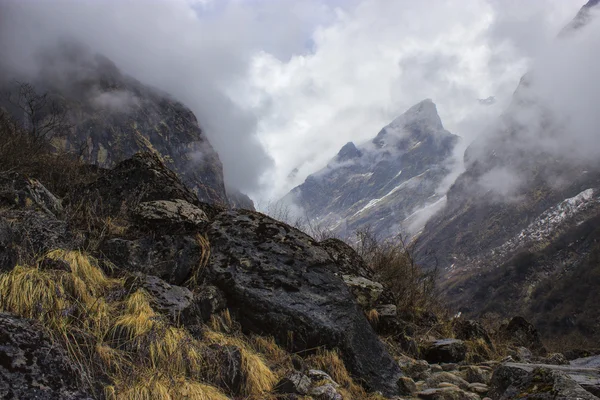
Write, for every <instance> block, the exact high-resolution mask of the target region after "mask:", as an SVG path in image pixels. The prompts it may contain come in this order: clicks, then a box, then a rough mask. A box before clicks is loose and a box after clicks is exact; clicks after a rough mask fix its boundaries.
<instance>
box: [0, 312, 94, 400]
mask: <svg viewBox="0 0 600 400" xmlns="http://www.w3.org/2000/svg"><path fill="white" fill-rule="evenodd" d="M84 382H85V379H84V377H83V376H82V375H81V374H80V371H79V370H78V369H76V368H75V366H74V365H73V364H72V362H71V361H70V360H69V358H68V357H67V354H66V351H65V350H64V349H63V348H62V347H60V346H59V345H58V344H57V343H55V342H54V341H52V340H51V339H50V338H49V337H48V336H47V335H45V334H44V330H43V328H42V327H41V326H40V325H39V324H37V323H35V322H33V321H31V320H26V319H21V318H17V317H15V316H12V315H9V314H4V313H0V397H2V398H3V399H48V400H79V399H81V400H84V399H85V400H92V399H93V398H94V397H93V396H92V393H91V392H90V393H89V394H86V393H84V392H82V391H81V388H82V387H85V383H84Z"/></svg>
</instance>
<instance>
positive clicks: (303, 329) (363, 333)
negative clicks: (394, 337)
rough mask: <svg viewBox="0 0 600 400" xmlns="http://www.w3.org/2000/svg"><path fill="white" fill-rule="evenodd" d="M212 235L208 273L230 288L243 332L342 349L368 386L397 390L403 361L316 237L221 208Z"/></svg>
mask: <svg viewBox="0 0 600 400" xmlns="http://www.w3.org/2000/svg"><path fill="white" fill-rule="evenodd" d="M208 236H209V239H210V243H211V251H212V253H211V260H210V265H209V269H208V271H207V272H208V274H207V276H206V278H207V279H208V280H210V281H212V282H213V283H214V284H215V285H216V286H218V287H219V288H220V289H221V290H223V291H224V292H225V294H226V297H227V302H228V307H229V308H230V309H231V310H233V311H235V312H237V313H236V314H237V317H238V320H239V322H240V323H241V325H242V328H243V329H244V330H246V331H251V332H255V333H258V334H266V335H273V336H274V337H275V338H276V339H277V340H278V342H279V343H284V344H285V343H287V344H288V345H290V346H291V347H292V349H293V350H296V351H299V350H306V349H315V348H318V347H321V346H326V347H330V348H333V347H338V348H340V350H341V352H342V354H343V356H344V362H345V364H346V367H347V368H348V370H349V371H350V372H351V373H352V374H353V375H354V376H355V377H357V378H359V379H360V380H362V381H363V382H364V383H365V385H366V386H367V387H368V388H369V389H371V390H379V391H382V392H383V393H385V394H395V393H396V392H397V390H398V389H397V387H396V382H397V380H398V378H399V377H400V375H401V373H400V369H399V367H398V365H397V364H396V363H395V362H394V360H393V358H392V357H391V356H390V355H389V353H388V352H387V350H386V349H385V347H384V346H383V344H382V343H381V342H380V341H379V339H378V337H377V336H376V334H375V332H374V331H373V329H372V328H371V326H370V325H369V323H368V322H367V320H366V318H365V317H364V315H363V313H362V311H361V310H360V308H359V307H358V305H357V304H356V303H355V301H354V299H353V298H352V295H351V294H350V292H349V291H348V288H347V287H346V285H345V284H344V282H343V280H342V279H341V277H339V276H336V275H335V274H334V273H333V272H332V271H334V270H335V269H336V268H337V267H336V265H335V264H334V262H333V261H332V260H331V258H330V256H329V254H327V252H326V251H325V250H323V248H321V247H320V246H319V245H318V244H317V243H316V242H315V241H314V240H313V239H312V238H310V237H309V236H307V235H305V234H304V233H302V232H300V231H298V230H297V229H294V228H292V227H290V226H288V225H286V224H283V223H281V222H278V221H276V220H274V219H271V218H269V217H267V216H265V215H263V214H259V213H256V212H251V211H242V210H240V211H227V212H223V213H221V214H219V215H218V216H217V217H216V218H215V221H214V222H213V223H212V224H211V226H210V228H209V230H208ZM290 335H291V336H290Z"/></svg>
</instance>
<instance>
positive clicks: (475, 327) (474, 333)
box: [452, 318, 494, 348]
mask: <svg viewBox="0 0 600 400" xmlns="http://www.w3.org/2000/svg"><path fill="white" fill-rule="evenodd" d="M452 330H453V331H454V336H455V337H456V338H457V339H460V340H483V341H484V342H485V343H486V344H487V345H488V346H490V347H491V348H493V347H494V344H493V343H492V339H491V338H490V335H489V333H488V332H487V330H486V329H485V328H484V327H483V325H481V324H480V323H479V322H477V321H474V320H470V319H463V318H456V319H454V320H453V321H452Z"/></svg>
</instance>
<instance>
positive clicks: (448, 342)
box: [419, 339, 467, 363]
mask: <svg viewBox="0 0 600 400" xmlns="http://www.w3.org/2000/svg"><path fill="white" fill-rule="evenodd" d="M419 350H420V353H421V357H422V358H423V359H424V360H427V362H429V363H458V362H461V361H463V360H464V359H465V357H466V355H467V346H466V345H465V343H464V342H463V341H462V340H456V339H443V340H436V341H435V342H429V343H425V344H424V345H422V346H421V347H420V349H419Z"/></svg>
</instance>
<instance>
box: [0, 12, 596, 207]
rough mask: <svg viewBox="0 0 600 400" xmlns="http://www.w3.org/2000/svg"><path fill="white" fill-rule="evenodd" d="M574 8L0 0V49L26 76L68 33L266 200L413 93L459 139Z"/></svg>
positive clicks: (507, 92)
mask: <svg viewBox="0 0 600 400" xmlns="http://www.w3.org/2000/svg"><path fill="white" fill-rule="evenodd" d="M584 3H585V1H583V0H453V1H450V0H427V1H422V0H304V1H302V0H201V1H198V0H143V1H142V0H138V1H127V0H104V1H101V0H79V1H75V0H70V1H67V0H54V1H50V0H46V1H43V0H37V1H34V0H0V5H2V7H3V9H2V10H1V11H2V13H0V34H1V35H2V36H1V37H0V46H1V47H0V49H1V50H2V52H3V53H4V54H3V55H2V56H3V57H5V58H4V60H5V62H9V63H10V64H11V65H12V66H13V67H15V68H18V69H20V70H26V69H30V70H31V71H30V72H31V73H35V71H36V66H35V63H34V61H33V60H34V57H33V55H34V54H35V52H36V51H37V50H38V49H39V48H40V47H45V46H49V45H51V44H52V43H53V42H56V41H57V40H58V39H59V38H61V37H64V36H74V37H76V38H78V39H79V40H81V41H82V42H84V43H86V44H88V45H89V46H90V47H91V48H92V49H93V50H96V51H98V52H100V53H103V54H105V55H106V56H107V57H109V58H111V59H112V60H113V61H114V62H115V63H116V64H117V65H118V66H119V67H120V68H122V69H123V70H124V71H125V72H126V73H129V74H130V75H133V76H134V77H135V78H137V79H139V80H141V81H143V82H147V83H149V84H152V85H155V86H157V87H160V88H161V89H164V90H166V91H168V92H170V93H172V94H173V95H174V96H175V97H177V98H179V99H180V100H182V101H183V102H184V103H186V104H187V105H188V106H190V107H191V108H192V110H193V111H194V112H195V113H196V115H197V116H198V119H199V120H200V123H201V125H202V127H203V128H204V129H205V131H206V134H207V135H208V137H209V139H210V141H211V143H212V144H213V146H214V147H215V148H216V150H217V151H218V152H219V154H220V157H221V159H222V161H223V163H224V168H225V175H226V181H227V182H229V183H230V184H231V185H233V186H237V187H238V188H240V189H241V190H243V191H245V192H247V193H249V194H250V195H251V196H252V197H253V198H254V200H258V201H261V202H266V201H269V200H275V199H277V198H279V197H281V196H282V195H284V194H285V193H286V192H287V191H288V190H289V189H291V188H292V187H293V186H295V185H297V184H299V183H301V182H302V181H303V180H304V178H305V177H306V176H307V175H308V174H309V173H312V172H314V171H315V170H316V169H318V168H320V167H322V166H324V165H325V163H326V162H327V160H328V159H330V158H331V157H333V156H334V155H335V154H336V153H337V151H338V150H339V149H340V148H341V146H343V145H344V144H345V143H346V142H348V141H355V142H361V141H364V140H367V139H369V138H371V137H373V136H375V135H376V134H377V132H378V131H379V130H380V129H381V128H382V127H383V126H384V125H386V124H387V123H389V122H390V121H391V120H392V119H394V118H395V117H396V116H398V115H399V114H401V113H402V112H403V111H404V110H405V109H407V108H409V107H410V106H411V105H413V104H415V103H417V102H419V101H421V100H423V99H425V98H431V99H433V101H434V102H435V103H436V104H437V105H438V111H439V113H440V115H441V118H442V121H443V123H444V124H445V126H446V128H447V129H448V130H450V131H451V132H452V133H455V134H458V135H460V136H463V137H464V138H465V140H464V141H463V143H464V144H467V143H468V142H469V141H470V140H472V139H473V138H474V137H475V136H477V135H478V134H479V133H480V132H482V131H484V130H485V127H486V125H488V124H491V123H493V121H494V116H496V115H498V114H499V113H500V112H501V111H502V110H503V109H505V107H506V105H507V103H508V101H509V100H510V96H511V95H512V93H513V91H514V89H515V88H516V86H517V83H518V81H519V79H520V77H521V76H522V75H523V73H524V72H525V71H526V70H527V69H528V68H530V66H531V64H532V63H533V61H532V60H535V59H536V58H540V57H542V59H543V56H544V54H547V49H548V46H549V44H550V43H552V41H554V39H555V37H556V35H557V33H558V32H559V31H560V29H561V28H562V27H563V26H564V25H565V24H566V23H567V22H568V21H569V20H570V19H572V18H573V16H574V15H575V14H576V12H577V11H578V10H579V8H580V7H581V6H582V5H583V4H584ZM489 96H494V97H495V99H496V102H495V103H494V104H492V105H482V104H480V102H479V101H478V99H483V98H488V97H489ZM294 168H299V173H298V174H297V176H296V178H295V179H289V178H288V175H289V173H290V172H291V171H292V170H293V169H294Z"/></svg>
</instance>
